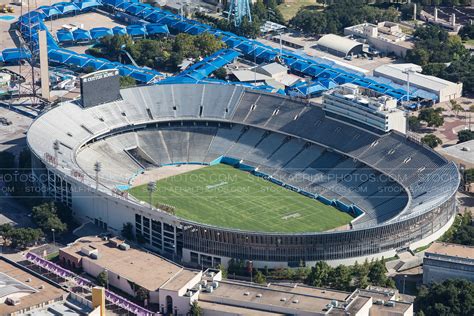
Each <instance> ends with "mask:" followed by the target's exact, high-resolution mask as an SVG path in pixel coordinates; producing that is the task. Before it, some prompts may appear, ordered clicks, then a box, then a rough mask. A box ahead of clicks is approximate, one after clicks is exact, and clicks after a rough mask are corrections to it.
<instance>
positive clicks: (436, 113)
mask: <svg viewBox="0 0 474 316" xmlns="http://www.w3.org/2000/svg"><path fill="white" fill-rule="evenodd" d="M442 111H443V110H442V109H441V108H437V109H434V108H427V109H421V111H420V113H419V114H418V120H420V121H423V122H426V124H427V125H428V127H432V126H435V127H440V126H442V125H443V124H444V118H443V115H442Z"/></svg>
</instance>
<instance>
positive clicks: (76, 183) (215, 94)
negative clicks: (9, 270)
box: [27, 84, 460, 267]
mask: <svg viewBox="0 0 474 316" xmlns="http://www.w3.org/2000/svg"><path fill="white" fill-rule="evenodd" d="M120 93H121V96H122V100H118V101H114V102H109V103H105V104H100V105H96V106H93V107H89V108H83V107H81V106H80V105H79V104H78V103H77V102H65V103H62V104H61V105H59V106H57V107H55V108H52V109H51V110H49V111H48V112H46V113H44V114H42V115H41V116H40V117H39V118H37V119H36V120H35V121H34V122H33V124H32V125H31V127H30V129H29V131H28V134H27V141H28V144H29V147H30V148H31V150H32V153H33V154H34V157H35V158H34V161H33V171H34V173H35V175H36V176H37V177H38V179H40V180H41V182H40V183H39V185H41V186H42V187H43V188H44V190H45V192H47V193H49V194H51V195H53V196H54V197H55V198H56V199H58V200H61V201H63V202H65V203H67V204H68V205H70V206H71V207H72V209H73V211H74V214H75V216H77V218H78V219H79V220H81V221H83V222H90V221H92V222H94V223H95V224H96V225H99V226H101V227H103V228H106V229H108V230H110V231H112V232H115V233H117V234H119V233H120V232H121V230H122V227H123V225H124V224H126V223H131V224H132V225H133V226H134V229H135V232H136V233H137V234H141V235H142V236H143V237H144V238H145V240H146V242H147V244H148V246H149V247H150V248H151V249H153V250H155V251H158V252H160V253H162V254H164V255H169V256H170V257H171V256H172V257H173V258H178V259H180V260H182V261H183V262H188V263H190V264H195V265H197V266H199V265H200V264H206V265H212V266H214V265H217V264H220V263H222V264H224V265H225V264H227V262H228V261H229V260H230V259H232V258H237V259H243V260H253V261H254V266H255V267H264V266H268V267H286V266H298V265H299V264H301V262H303V263H304V264H308V265H312V264H314V262H315V261H319V260H325V261H328V262H329V263H330V264H339V263H353V262H354V261H356V260H357V261H359V262H360V261H363V260H364V259H365V258H369V259H370V258H375V257H377V258H381V257H392V256H394V255H395V254H396V253H397V251H399V250H401V249H407V248H412V249H414V248H417V247H419V246H422V245H426V244H427V243H429V242H431V241H432V240H435V239H436V238H438V237H439V236H440V235H441V234H442V233H443V232H444V231H446V230H447V229H448V227H449V226H450V224H451V223H452V221H453V219H454V215H455V212H456V201H455V192H456V190H457V187H458V185H459V181H460V179H459V174H458V171H457V168H456V166H455V164H454V163H452V162H448V161H447V160H446V159H444V158H443V157H441V156H440V155H438V154H437V153H436V152H434V151H433V150H431V149H429V148H428V147H425V146H423V145H421V144H419V143H417V142H415V141H413V140H411V139H409V138H407V137H406V136H405V135H403V134H400V133H397V132H393V131H392V132H389V133H381V132H379V133H377V132H375V131H373V130H371V129H370V128H368V127H367V126H365V125H360V126H359V125H354V122H352V123H349V122H347V121H344V120H343V119H342V118H337V119H336V118H333V117H330V116H327V115H326V113H325V112H324V110H323V108H321V107H320V106H319V105H317V104H311V103H307V102H302V101H298V100H295V99H292V98H289V97H286V96H281V95H275V94H269V93H265V92H259V91H254V90H251V89H248V88H245V87H241V86H233V85H220V84H198V85H196V84H172V85H171V84H168V85H165V84H163V85H154V86H143V87H135V88H128V89H124V90H121V91H120ZM50 135H54V137H50ZM54 143H56V144H59V149H58V150H53V148H55V147H54V146H53V144H54ZM97 163H99V164H100V168H97V165H98V164H97ZM219 163H220V164H227V165H231V166H233V167H235V168H238V169H241V170H242V171H243V172H249V173H251V174H252V175H253V176H256V177H261V178H263V179H265V180H268V181H271V182H273V183H274V184H276V185H279V186H282V187H284V188H285V189H288V190H292V191H295V192H297V193H299V194H301V195H304V197H306V198H308V199H316V200H318V201H319V202H320V203H323V204H326V206H332V207H334V208H336V209H337V210H331V211H342V212H347V213H348V214H350V215H351V216H353V217H355V219H354V220H352V222H351V224H350V225H349V226H348V227H347V228H346V229H345V230H342V231H326V232H320V231H318V229H317V228H316V226H315V229H314V230H310V229H308V228H307V227H306V228H305V229H303V230H302V231H299V232H278V231H272V232H268V231H261V230H249V229H247V230H244V229H238V228H235V227H232V228H230V227H222V226H213V225H212V224H209V223H206V222H205V221H199V220H196V218H193V219H190V218H186V217H181V216H179V214H176V215H175V214H173V213H174V212H173V211H170V210H169V209H168V208H166V207H162V206H161V205H160V207H159V208H155V207H152V206H150V205H148V204H147V203H146V202H144V201H138V200H136V199H135V198H133V197H132V196H130V195H128V194H127V192H126V190H128V189H129V187H130V183H131V182H132V181H133V178H134V177H135V176H136V175H137V174H140V173H141V172H143V170H145V169H153V168H160V166H165V165H181V164H202V165H214V164H219ZM96 181H97V182H96ZM314 202H316V201H314ZM189 211H193V212H200V211H201V210H200V209H192V210H189ZM219 211H222V212H225V211H226V210H225V209H222V210H221V209H218V210H216V213H217V214H218V213H219ZM268 212H269V213H270V212H272V208H271V207H268ZM258 218H259V217H258V216H256V219H254V220H258ZM289 220H291V219H289Z"/></svg>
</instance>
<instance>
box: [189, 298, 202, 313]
mask: <svg viewBox="0 0 474 316" xmlns="http://www.w3.org/2000/svg"><path fill="white" fill-rule="evenodd" d="M189 314H190V315H192V316H202V309H201V306H199V304H198V301H197V300H195V301H194V302H193V303H192V304H191V309H190V310H189Z"/></svg>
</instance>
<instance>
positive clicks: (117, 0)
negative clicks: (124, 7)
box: [102, 0, 128, 7]
mask: <svg viewBox="0 0 474 316" xmlns="http://www.w3.org/2000/svg"><path fill="white" fill-rule="evenodd" d="M124 2H128V1H127V0H102V3H103V4H108V5H111V6H114V7H116V6H118V5H119V4H121V3H124Z"/></svg>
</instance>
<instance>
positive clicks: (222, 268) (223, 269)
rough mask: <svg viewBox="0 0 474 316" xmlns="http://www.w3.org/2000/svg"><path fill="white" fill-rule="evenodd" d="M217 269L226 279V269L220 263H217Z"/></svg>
mask: <svg viewBox="0 0 474 316" xmlns="http://www.w3.org/2000/svg"><path fill="white" fill-rule="evenodd" d="M217 269H219V270H221V273H222V278H223V279H227V277H228V272H227V269H226V268H225V267H224V266H223V265H222V264H219V265H218V266H217Z"/></svg>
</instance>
